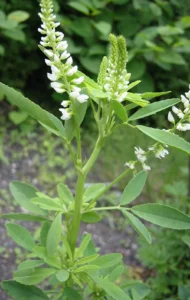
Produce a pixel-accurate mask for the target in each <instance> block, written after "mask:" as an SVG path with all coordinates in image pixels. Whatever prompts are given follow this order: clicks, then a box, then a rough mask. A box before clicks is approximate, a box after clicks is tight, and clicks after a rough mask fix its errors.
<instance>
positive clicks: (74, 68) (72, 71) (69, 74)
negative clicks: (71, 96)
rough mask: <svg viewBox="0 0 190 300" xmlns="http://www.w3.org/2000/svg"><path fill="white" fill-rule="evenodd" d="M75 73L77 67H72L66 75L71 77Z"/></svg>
mask: <svg viewBox="0 0 190 300" xmlns="http://www.w3.org/2000/svg"><path fill="white" fill-rule="evenodd" d="M77 71H78V67H77V66H74V67H72V68H71V69H70V70H69V71H68V72H67V75H68V76H73V75H74V74H75V73H76V72H77Z"/></svg>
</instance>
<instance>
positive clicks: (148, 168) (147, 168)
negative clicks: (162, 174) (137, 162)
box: [142, 164, 151, 171]
mask: <svg viewBox="0 0 190 300" xmlns="http://www.w3.org/2000/svg"><path fill="white" fill-rule="evenodd" d="M142 167H143V170H144V171H150V170H151V167H150V166H148V165H146V164H143V165H142Z"/></svg>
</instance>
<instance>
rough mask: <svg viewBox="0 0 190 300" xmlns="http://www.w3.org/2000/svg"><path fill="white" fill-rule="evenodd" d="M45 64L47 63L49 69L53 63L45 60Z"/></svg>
mask: <svg viewBox="0 0 190 300" xmlns="http://www.w3.org/2000/svg"><path fill="white" fill-rule="evenodd" d="M45 63H46V65H47V66H49V67H51V66H52V64H53V63H52V62H51V60H49V59H45Z"/></svg>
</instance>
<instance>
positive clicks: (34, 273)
mask: <svg viewBox="0 0 190 300" xmlns="http://www.w3.org/2000/svg"><path fill="white" fill-rule="evenodd" d="M55 272H56V270H55V269H51V268H39V269H38V268H37V269H28V270H21V271H16V272H14V279H15V280H16V281H17V282H19V283H22V284H25V285H33V284H38V283H40V282H42V281H43V280H44V279H46V278H48V277H49V276H51V275H53V274H54V273H55Z"/></svg>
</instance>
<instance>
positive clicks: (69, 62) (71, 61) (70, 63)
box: [66, 56, 73, 66]
mask: <svg viewBox="0 0 190 300" xmlns="http://www.w3.org/2000/svg"><path fill="white" fill-rule="evenodd" d="M72 63H73V59H72V57H71V56H70V57H69V58H68V59H67V61H66V65H69V66H70V65H72Z"/></svg>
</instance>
